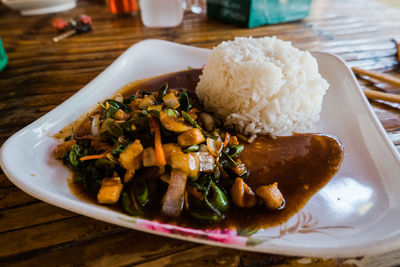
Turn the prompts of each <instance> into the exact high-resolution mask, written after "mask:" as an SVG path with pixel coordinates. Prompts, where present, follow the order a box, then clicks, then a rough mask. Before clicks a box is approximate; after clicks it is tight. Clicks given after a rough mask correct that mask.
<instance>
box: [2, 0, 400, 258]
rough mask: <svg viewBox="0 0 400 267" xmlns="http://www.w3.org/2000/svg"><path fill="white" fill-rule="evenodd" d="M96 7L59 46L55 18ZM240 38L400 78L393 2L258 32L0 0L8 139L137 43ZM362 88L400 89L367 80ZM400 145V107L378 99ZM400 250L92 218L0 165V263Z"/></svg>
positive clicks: (333, 11)
mask: <svg viewBox="0 0 400 267" xmlns="http://www.w3.org/2000/svg"><path fill="white" fill-rule="evenodd" d="M82 13H85V14H88V15H90V16H91V17H92V19H93V31H92V32H90V33H87V34H82V35H79V36H74V37H71V38H69V39H65V40H63V41H61V42H59V43H54V42H53V41H52V37H54V36H55V35H56V32H55V30H54V29H53V28H52V26H51V20H52V19H53V18H54V17H55V16H61V17H63V18H66V19H68V18H71V17H73V16H75V15H78V14H82ZM235 36H254V37H258V36H277V37H278V38H281V39H284V40H290V41H292V43H293V45H294V46H296V47H298V48H301V49H305V50H321V51H326V52H330V53H334V54H336V55H339V56H340V57H341V58H342V59H344V60H345V61H346V62H347V64H348V65H349V66H350V67H352V66H357V67H360V68H364V69H368V70H374V71H377V72H380V73H385V74H390V75H393V76H396V77H398V78H400V73H399V62H398V61H397V57H396V53H397V49H396V45H395V43H394V42H393V41H392V38H394V37H399V36H400V4H399V2H398V1H393V0H382V1H374V0H353V1H347V0H315V1H313V5H312V11H311V14H310V16H309V17H308V18H306V19H304V20H302V21H296V22H292V23H284V24H278V25H269V26H264V27H258V28H253V29H247V28H241V27H237V26H235V25H231V24H224V23H221V22H218V21H215V20H213V19H210V18H207V17H206V16H204V15H196V14H190V13H186V14H185V16H184V21H183V23H182V25H180V26H179V27H176V28H171V29H152V28H145V27H144V26H143V24H142V22H141V20H140V17H139V15H136V16H134V17H124V18H121V17H115V16H112V15H111V14H110V13H109V12H108V10H107V7H106V5H105V4H104V1H100V0H98V1H79V2H78V6H77V7H76V8H74V9H72V10H69V11H66V12H63V13H59V14H48V15H40V16H30V17H22V16H20V15H19V13H18V12H17V11H13V10H10V9H8V8H6V7H5V6H4V5H2V4H0V37H1V39H2V41H3V44H4V46H5V49H6V51H7V55H8V57H9V63H8V65H7V67H6V68H5V70H3V71H2V72H0V99H1V101H0V145H1V144H2V143H3V142H4V141H5V140H6V139H7V138H8V137H10V136H11V135H12V134H13V133H15V132H17V131H18V130H20V129H21V128H23V127H24V126H26V125H28V124H29V123H31V122H33V121H34V120H36V119H37V118H39V117H40V116H42V115H44V114H45V113H47V112H49V111H50V110H52V109H53V108H54V107H56V106H57V105H59V104H60V103H62V102H63V101H64V100H66V99H67V98H68V97H70V96H71V95H73V94H74V93H75V92H76V91H78V90H79V89H80V88H82V87H83V86H84V85H85V84H87V83H88V82H89V81H91V80H92V79H93V78H94V77H95V76H96V75H98V74H99V73H100V72H101V71H103V70H104V69H105V68H106V67H107V66H108V65H109V64H110V63H111V62H112V61H113V60H115V59H116V58H117V57H118V56H119V55H120V54H121V53H122V52H123V51H124V50H126V49H127V48H128V47H130V46H131V45H132V44H134V43H136V42H138V41H141V40H144V39H148V38H156V39H164V40H169V41H173V42H178V43H182V44H188V45H193V46H198V47H207V48H211V47H213V46H215V45H217V44H219V43H220V42H221V41H224V40H230V39H233V38H234V37H235ZM359 82H360V84H361V86H362V87H363V88H368V89H372V90H378V91H382V92H389V93H393V94H400V88H398V87H394V86H390V85H387V84H384V83H382V82H378V81H374V80H372V79H367V78H365V77H359ZM370 103H371V105H372V107H373V110H374V111H375V113H376V114H377V116H378V118H379V120H380V121H381V123H382V125H383V127H384V128H385V130H386V131H387V133H388V136H389V137H390V139H391V140H392V141H393V143H394V144H395V146H396V148H397V150H398V151H400V104H394V103H390V102H385V101H375V100H371V101H370ZM399 256H400V251H393V252H390V253H387V254H384V255H378V256H374V257H372V256H368V255H365V256H364V257H360V258H356V259H316V258H298V257H286V256H279V255H269V254H260V253H251V252H245V251H237V250H232V249H224V248H216V247H212V246H206V245H199V244H196V243H190V242H185V241H179V240H174V239H169V238H165V237H160V236H156V235H150V234H146V233H142V232H138V231H134V230H129V229H126V228H122V227H119V226H115V225H111V224H107V223H104V222H101V221H97V220H94V219H90V218H87V217H83V216H80V215H77V214H74V213H72V212H69V211H65V210H63V209H60V208H57V207H54V206H51V205H49V204H46V203H44V202H41V201H39V200H37V199H35V198H33V197H31V196H29V195H27V194H25V193H24V192H22V191H21V190H19V189H18V188H16V187H15V186H14V185H12V183H11V182H10V181H9V180H8V179H7V177H6V176H5V175H4V174H3V173H2V172H0V266H58V265H66V266H133V265H138V266H270V265H273V266H353V265H361V266H396V265H399V264H400V257H399Z"/></svg>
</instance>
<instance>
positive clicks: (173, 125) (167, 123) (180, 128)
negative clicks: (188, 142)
mask: <svg viewBox="0 0 400 267" xmlns="http://www.w3.org/2000/svg"><path fill="white" fill-rule="evenodd" d="M160 122H161V124H162V126H163V127H164V128H165V129H167V130H169V131H172V132H176V133H182V132H184V131H187V130H189V129H190V128H192V126H190V125H189V124H187V123H186V122H183V121H181V120H179V119H178V118H177V117H175V116H169V115H167V114H165V113H164V112H161V113H160Z"/></svg>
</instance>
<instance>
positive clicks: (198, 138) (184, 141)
mask: <svg viewBox="0 0 400 267" xmlns="http://www.w3.org/2000/svg"><path fill="white" fill-rule="evenodd" d="M205 140H206V139H205V138H204V135H203V134H202V133H201V131H200V130H199V129H197V128H192V129H189V130H187V131H185V132H184V133H182V134H181V135H179V136H178V144H179V145H180V146H181V147H187V146H193V145H198V144H201V143H203V142H204V141H205Z"/></svg>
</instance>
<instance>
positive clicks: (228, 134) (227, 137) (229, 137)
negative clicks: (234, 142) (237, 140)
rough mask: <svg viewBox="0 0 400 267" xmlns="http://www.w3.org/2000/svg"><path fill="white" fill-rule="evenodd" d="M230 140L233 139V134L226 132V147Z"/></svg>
mask: <svg viewBox="0 0 400 267" xmlns="http://www.w3.org/2000/svg"><path fill="white" fill-rule="evenodd" d="M229 140H231V135H230V133H228V132H225V139H224V147H226V146H227V145H228V143H229Z"/></svg>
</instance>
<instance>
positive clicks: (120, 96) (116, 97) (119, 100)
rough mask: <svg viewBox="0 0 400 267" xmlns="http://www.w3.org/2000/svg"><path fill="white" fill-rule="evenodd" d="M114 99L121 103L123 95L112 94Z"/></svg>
mask: <svg viewBox="0 0 400 267" xmlns="http://www.w3.org/2000/svg"><path fill="white" fill-rule="evenodd" d="M114 100H115V101H118V102H120V103H122V102H124V97H123V96H122V95H121V94H117V95H115V96H114Z"/></svg>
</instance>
